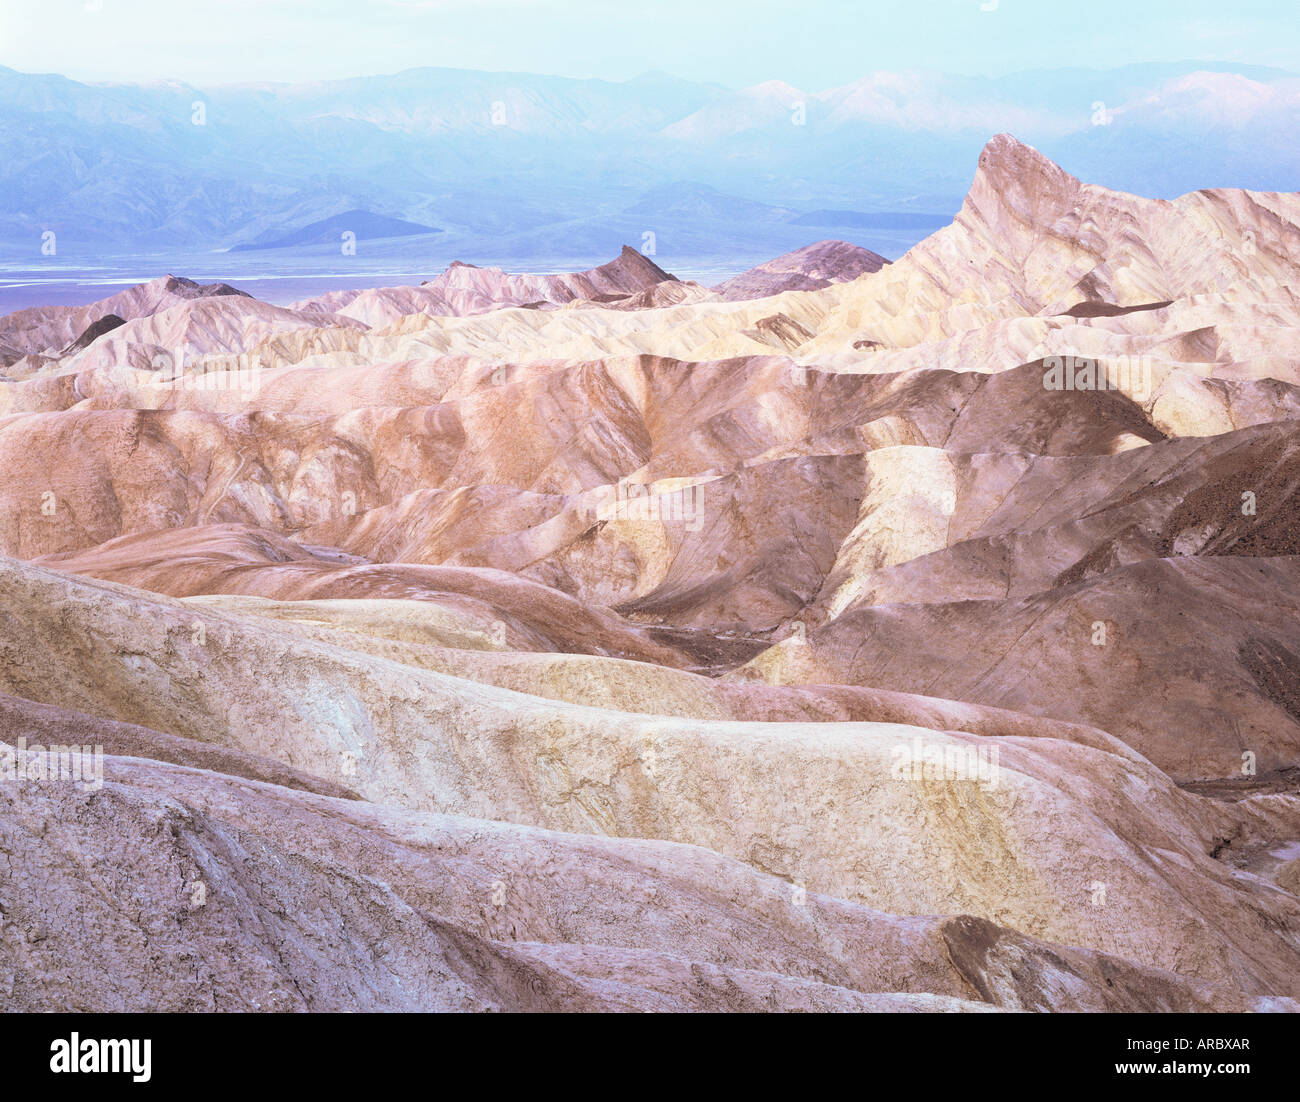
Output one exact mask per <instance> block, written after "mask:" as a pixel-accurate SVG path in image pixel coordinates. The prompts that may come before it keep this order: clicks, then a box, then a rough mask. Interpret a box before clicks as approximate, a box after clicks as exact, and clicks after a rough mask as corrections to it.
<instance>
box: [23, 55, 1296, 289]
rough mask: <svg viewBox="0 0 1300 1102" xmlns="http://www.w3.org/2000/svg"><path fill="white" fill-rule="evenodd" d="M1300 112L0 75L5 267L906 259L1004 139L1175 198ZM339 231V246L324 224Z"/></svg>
mask: <svg viewBox="0 0 1300 1102" xmlns="http://www.w3.org/2000/svg"><path fill="white" fill-rule="evenodd" d="M1297 123H1300V79H1298V78H1296V77H1295V76H1293V75H1291V74H1288V73H1284V72H1281V71H1276V70H1269V69H1261V68H1257V67H1231V66H1223V65H1215V64H1210V63H1204V64H1198V63H1187V64H1183V65H1142V66H1131V67H1128V68H1123V69H1116V70H1109V71H1096V70H1087V69H1082V68H1069V67H1062V68H1056V69H1043V70H1040V71H1033V72H1026V73H1022V74H1017V75H1013V76H1009V77H1002V78H998V79H982V78H981V79H977V78H966V77H954V76H946V75H942V74H936V73H928V72H898V73H890V72H880V73H873V74H870V75H868V76H865V77H863V78H862V79H861V80H859V81H856V82H854V83H852V84H849V85H845V86H843V87H839V88H834V89H830V90H826V91H820V92H818V91H810V90H805V89H799V88H794V87H792V86H789V85H787V84H783V83H781V82H775V81H774V82H768V83H766V84H760V85H757V86H755V87H752V88H746V89H741V90H730V89H727V88H724V87H721V86H719V85H715V84H711V83H706V82H693V81H686V80H681V79H677V78H673V77H669V76H666V75H663V74H647V75H645V76H642V77H639V78H636V79H634V80H629V81H624V82H612V81H601V80H576V79H569V78H560V77H547V76H537V75H531V74H520V73H484V72H471V71H458V70H447V69H417V70H411V71H408V72H403V73H398V74H395V75H392V76H378V77H368V78H357V79H351V80H338V81H328V82H321V83H314V84H298V85H295V84H258V85H226V86H218V87H213V88H196V87H192V86H189V85H186V84H184V83H180V82H156V83H151V84H141V85H129V84H84V83H79V82H77V81H73V80H70V79H67V78H64V77H60V76H55V75H35V74H26V73H19V72H16V71H14V70H12V69H5V68H0V257H4V258H7V259H9V260H10V261H13V260H15V259H24V258H32V259H34V260H36V261H37V262H39V261H40V258H41V257H42V255H43V254H42V253H41V245H42V242H43V240H44V239H43V236H42V235H43V234H44V233H46V232H47V231H52V232H54V233H55V235H56V240H57V249H58V252H57V256H58V258H59V260H58V263H69V262H72V263H75V262H77V261H80V262H81V263H82V264H87V263H89V262H90V260H91V259H93V258H95V257H102V256H106V255H119V254H123V253H131V254H137V255H138V254H141V253H145V252H148V251H151V250H152V251H158V250H170V251H173V252H175V251H176V250H182V249H201V250H212V249H229V248H235V247H241V246H249V245H253V246H257V247H263V248H264V247H267V246H272V247H274V246H280V247H286V248H287V247H288V246H290V245H298V246H301V245H304V244H309V243H310V242H311V241H312V240H314V239H315V238H316V237H319V238H320V241H319V245H320V249H321V250H323V251H322V255H326V254H327V253H328V252H333V253H334V255H336V256H337V255H338V253H339V246H338V243H337V242H338V238H339V236H340V234H341V232H342V231H344V230H348V229H351V230H352V231H353V232H354V233H357V234H358V236H364V234H363V232H362V231H363V229H364V228H365V226H364V224H367V223H374V222H376V220H382V219H395V220H397V221H400V222H411V223H414V224H415V225H417V226H429V227H438V228H439V229H440V230H442V231H444V232H443V233H442V234H441V235H439V237H438V238H436V239H433V240H432V241H431V239H429V238H424V237H421V238H417V239H414V240H413V241H412V242H411V243H410V244H409V245H408V246H407V247H406V249H407V251H406V252H404V253H400V255H411V250H417V249H423V250H425V252H426V254H427V253H428V251H429V250H430V249H433V248H437V249H442V248H443V247H444V246H445V247H446V248H451V249H455V250H457V252H458V254H459V255H461V256H468V257H476V256H492V257H518V258H528V257H548V258H554V257H584V256H585V257H589V258H590V259H591V260H592V261H595V260H596V259H597V258H598V257H599V256H608V255H609V254H610V253H611V252H613V251H615V250H616V249H617V248H618V247H619V246H620V245H621V244H623V243H626V242H628V241H631V242H634V243H640V242H641V240H642V236H643V235H644V234H647V233H649V234H652V235H654V237H655V239H656V240H657V245H658V249H659V252H660V255H663V256H665V257H670V258H672V259H674V260H679V259H680V258H683V257H691V256H705V255H718V254H722V253H731V254H732V255H738V254H739V253H741V252H742V251H745V250H748V253H747V255H750V256H753V257H756V258H757V257H759V256H762V255H767V256H770V255H772V254H773V253H775V252H781V251H787V250H789V249H792V248H795V247H798V246H801V245H804V244H807V240H808V239H807V236H806V235H801V234H800V233H799V231H798V227H799V226H802V225H806V224H809V223H808V221H807V219H808V218H809V217H816V218H818V219H821V220H822V221H821V222H820V223H819V224H820V225H823V226H825V227H826V228H828V229H830V230H832V231H834V236H838V237H844V238H847V239H849V240H851V241H853V242H854V243H857V244H861V245H865V246H867V247H871V248H873V249H874V250H875V251H877V252H881V253H883V254H884V255H888V256H897V255H899V254H901V252H903V251H905V249H906V248H907V247H910V245H912V244H914V243H915V242H916V241H917V240H919V239H920V238H921V237H922V236H923V235H924V232H925V231H928V230H930V229H933V228H935V227H936V226H937V225H939V224H942V222H943V221H945V220H947V219H950V218H951V216H952V215H953V213H954V212H955V211H956V210H957V209H958V207H959V206H960V204H961V196H962V194H963V192H964V186H965V174H966V169H965V166H966V165H967V164H969V163H970V162H971V160H972V159H973V158H974V157H975V156H976V155H977V153H978V152H979V149H980V147H981V146H982V145H983V142H984V139H985V137H986V136H987V134H988V133H990V132H991V131H993V130H998V129H1014V130H1015V131H1016V132H1017V133H1019V134H1020V135H1021V136H1022V137H1024V138H1025V139H1026V140H1030V141H1033V142H1035V143H1036V145H1037V146H1038V147H1040V148H1042V149H1043V150H1044V151H1045V152H1046V153H1048V154H1049V155H1051V156H1053V157H1055V158H1056V159H1057V160H1058V161H1061V162H1063V163H1068V164H1071V165H1072V166H1074V167H1075V169H1076V171H1080V172H1083V173H1084V174H1086V175H1088V176H1089V177H1090V178H1092V179H1095V180H1097V181H1098V182H1101V183H1104V184H1107V185H1109V186H1112V187H1116V188H1120V189H1128V190H1141V191H1144V192H1145V193H1147V194H1152V195H1155V196H1159V197H1167V198H1171V197H1173V196H1175V195H1178V194H1181V193H1183V192H1186V191H1189V190H1193V189H1194V188H1197V187H1205V186H1227V185H1237V186H1243V185H1244V186H1247V187H1251V188H1255V189H1259V190H1291V189H1292V188H1294V187H1295V186H1296V182H1297V180H1300V153H1298V152H1297V151H1296V149H1295V146H1294V143H1291V142H1280V141H1278V140H1276V138H1277V135H1279V134H1289V133H1294V132H1296V130H1297V129H1298V127H1297ZM345 215H350V216H351V217H352V218H353V219H354V220H356V221H357V222H358V225H357V226H351V225H347V226H345V225H343V222H345V221H347V220H348V219H347V218H345V217H342V216H345ZM828 219H840V220H841V221H838V222H836V221H830V220H828ZM331 220H337V221H331ZM791 223H793V226H792V225H791ZM322 224H323V225H324V226H326V227H328V228H329V229H330V231H331V232H332V231H333V230H334V229H335V228H337V229H338V230H339V231H340V232H339V233H335V234H334V236H333V241H334V244H329V234H313V233H312V232H309V230H308V228H309V227H316V228H319V227H320V226H321V225H322ZM403 232H405V231H403ZM371 236H373V234H371ZM434 242H436V244H435V243H434ZM439 255H442V253H439Z"/></svg>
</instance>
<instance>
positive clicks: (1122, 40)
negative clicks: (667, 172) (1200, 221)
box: [0, 0, 1300, 92]
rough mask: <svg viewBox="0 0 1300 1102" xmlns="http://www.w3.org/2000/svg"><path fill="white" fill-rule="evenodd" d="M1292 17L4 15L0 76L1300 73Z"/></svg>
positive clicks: (221, 10)
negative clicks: (3, 72) (1137, 66)
mask: <svg viewBox="0 0 1300 1102" xmlns="http://www.w3.org/2000/svg"><path fill="white" fill-rule="evenodd" d="M1298 16H1300V4H1298V3H1297V0H1234V2H1233V3H1232V4H1225V3H1224V2H1223V0H1084V2H1082V3H1070V2H1067V0H651V2H644V0H633V2H631V3H619V2H618V0H367V2H362V0H208V2H206V3H201V4H199V3H190V4H184V3H178V2H177V0H0V64H2V65H7V66H9V67H10V68H13V69H18V70H20V71H23V72H54V73H61V74H63V75H65V76H70V77H72V78H74V79H77V80H83V81H100V80H108V81H132V82H135V81H147V80H155V79H177V80H182V81H186V82H188V83H190V84H195V85H200V86H204V85H212V84H219V83H230V82H243V81H267V80H279V81H312V80H328V79H335V78H341V77H352V76H369V75H376V74H381V73H394V72H400V71H401V70H403V69H410V68H416V67H419V66H425V65H430V66H444V67H448V68H458V69H487V70H497V71H501V70H506V71H520V72H529V73H547V74H555V75H560V76H570V77H603V78H606V79H611V80H624V79H628V78H630V77H634V76H638V75H640V74H642V73H645V72H649V71H660V72H667V73H671V74H673V75H675V76H679V77H684V78H687V79H691V80H712V81H716V82H718V83H720V84H723V85H726V86H728V87H732V88H740V87H746V86H748V85H752V84H757V83H760V82H762V81H766V80H784V81H787V82H789V83H790V84H793V85H795V86H797V87H799V88H803V89H805V90H807V91H814V92H815V91H822V90H824V89H827V88H831V87H835V86H837V85H842V84H846V83H848V82H850V81H852V80H855V79H857V78H858V77H860V76H862V75H864V74H865V73H869V72H873V71H876V70H882V69H884V70H893V69H910V68H924V69H933V70H938V71H941V72H946V73H957V74H966V75H972V76H1000V75H1004V74H1006V73H1012V72H1019V71H1023V70H1026V69H1051V68H1053V67H1056V66H1062V67H1065V66H1080V67H1087V68H1113V67H1117V66H1120V65H1126V64H1130V63H1139V62H1150V61H1188V60H1196V61H1215V62H1225V63H1235V64H1254V65H1268V66H1274V67H1276V68H1281V69H1286V70H1290V71H1294V72H1300V18H1298Z"/></svg>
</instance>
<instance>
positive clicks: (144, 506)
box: [0, 135, 1300, 1011]
mask: <svg viewBox="0 0 1300 1102" xmlns="http://www.w3.org/2000/svg"><path fill="white" fill-rule="evenodd" d="M1298 274H1300V195H1294V194H1290V195H1284V194H1259V193H1248V192H1235V191H1206V192H1198V193H1195V194H1193V195H1189V196H1185V197H1183V198H1181V199H1178V200H1174V201H1171V202H1166V201H1156V200H1148V199H1143V198H1140V197H1137V196H1133V195H1126V194H1121V193H1117V192H1112V191H1108V190H1106V189H1104V188H1100V187H1095V186H1091V185H1087V184H1083V183H1081V182H1080V181H1079V180H1077V179H1075V178H1074V177H1072V176H1070V175H1069V174H1067V173H1066V172H1065V171H1064V170H1063V169H1061V168H1059V167H1058V166H1056V165H1055V164H1053V163H1052V162H1051V161H1049V160H1047V159H1046V158H1045V157H1043V156H1042V155H1040V154H1039V153H1037V152H1036V151H1034V150H1033V149H1030V148H1029V147H1027V146H1024V145H1022V144H1020V143H1018V142H1017V141H1015V139H1013V138H1011V137H1009V136H1007V135H1001V136H998V137H996V138H994V139H993V140H992V141H991V142H990V143H989V145H988V147H987V148H986V149H985V151H984V153H983V154H982V156H981V157H980V163H979V166H978V170H977V174H976V177H975V180H974V183H973V185H972V187H971V190H970V194H969V196H968V198H967V200H966V203H965V205H964V206H963V208H962V211H961V213H960V214H959V215H958V217H957V219H956V220H955V221H954V222H953V223H952V224H951V225H949V226H946V227H944V228H943V229H940V230H938V231H937V232H936V233H935V234H933V235H932V236H931V237H930V238H928V239H926V240H925V241H924V242H922V243H921V244H919V245H918V246H916V247H915V248H914V249H913V250H912V251H911V252H909V253H908V254H906V255H905V256H903V257H902V258H900V259H899V260H897V261H896V262H894V263H892V264H886V263H885V262H884V261H883V260H882V258H879V257H876V256H875V255H874V254H870V253H866V251H865V250H858V249H855V248H854V247H852V246H846V245H844V244H843V243H841V242H819V243H817V244H815V245H812V246H809V247H808V248H806V249H801V250H799V251H797V252H795V253H792V254H789V255H787V256H785V257H781V258H778V259H777V260H774V261H772V262H770V263H768V264H765V265H762V266H760V267H759V268H756V269H754V270H752V271H750V272H747V273H745V274H744V275H741V276H738V277H736V278H734V279H732V280H728V281H726V282H725V283H723V284H721V285H719V286H718V287H715V288H713V289H712V290H709V289H707V288H704V287H702V286H700V285H699V284H696V283H692V282H684V281H678V280H676V279H674V278H673V277H672V276H670V275H669V274H668V273H666V272H664V271H663V270H662V269H660V268H659V267H657V266H656V265H655V264H654V262H653V261H652V260H650V259H649V258H647V257H645V256H642V255H641V254H640V253H638V252H636V251H634V250H632V249H630V248H625V249H624V250H623V253H622V254H621V255H620V256H619V257H618V258H616V259H615V260H613V261H611V262H610V263H609V264H605V265H603V266H601V267H597V268H593V269H591V270H589V271H586V272H579V273H568V274H563V275H553V276H537V275H529V274H520V275H511V274H507V273H505V272H502V271H500V270H498V269H490V268H477V267H474V266H472V265H467V264H456V265H453V266H452V267H451V268H450V269H448V270H447V271H446V272H444V273H443V274H442V275H440V276H437V277H436V278H434V279H433V280H431V281H429V282H427V283H425V284H423V285H421V286H418V287H398V288H373V289H365V290H358V291H346V292H332V293H330V294H326V295H323V296H320V297H319V298H316V299H313V300H310V301H306V302H300V303H296V304H294V305H293V306H292V307H289V308H281V307H276V306H272V305H270V304H267V303H264V302H261V301H259V300H257V299H254V298H251V297H249V296H247V295H244V294H241V293H239V292H237V291H235V290H234V289H233V288H230V287H227V286H225V285H221V284H217V285H210V286H200V285H198V284H195V283H192V282H190V281H188V280H181V279H176V278H174V277H170V276H169V277H165V278H164V279H161V280H157V281H154V282H153V283H149V284H144V285H141V286H140V287H136V288H133V289H132V290H130V291H127V292H124V293H122V294H120V295H115V296H113V297H112V298H110V299H106V300H104V301H103V302H100V303H96V304H94V305H93V306H89V307H78V308H66V307H59V308H50V309H46V310H28V311H23V312H21V313H19V314H14V315H10V316H9V317H6V318H0V353H2V354H3V362H4V367H3V369H2V370H3V376H2V377H0V467H2V468H3V469H4V471H5V472H6V477H5V479H4V480H3V481H2V482H0V556H3V557H0V607H2V608H3V609H4V615H3V616H0V771H3V775H2V776H0V839H2V844H3V848H4V850H5V851H6V852H7V853H8V854H9V861H8V868H9V871H8V873H7V874H5V875H4V876H3V877H0V999H2V1000H3V1002H4V1003H5V1005H8V1006H12V1007H16V1008H22V1009H40V1010H52V1009H53V1010H114V1009H144V1008H156V1009H166V1010H236V1009H238V1010H397V1009H402V1010H414V1009H455V1010H485V1009H507V1010H848V1011H852V1010H911V1011H954V1010H960V1011H970V1010H988V1009H1000V1010H1090V1011H1121V1010H1163V1011H1194V1010H1195V1011H1199V1010H1232V1011H1241V1010H1295V1009H1300V897H1298V896H1297V894H1296V891H1297V884H1300V880H1298V879H1297V876H1296V874H1295V861H1294V857H1295V852H1296V850H1295V846H1296V844H1297V842H1300V786H1298V785H1297V779H1296V778H1297V775H1300V774H1298V769H1297V767H1298V766H1300V435H1298V433H1300V428H1298V422H1300V371H1298V370H1297V366H1296V365H1297V363H1300V295H1297V291H1296V287H1297V286H1298V285H1300V281H1298V280H1297V275H1298ZM50 746H77V747H83V746H90V747H98V748H99V749H100V750H101V751H102V756H99V757H96V758H95V761H96V762H97V769H98V770H99V773H98V774H97V776H96V778H95V779H94V780H93V781H92V780H88V779H87V778H86V777H85V776H84V775H83V777H82V780H81V781H79V782H74V781H71V780H68V779H66V778H61V777H59V776H53V777H51V776H48V775H41V773H40V772H39V771H38V772H33V771H32V769H31V768H28V765H29V764H30V761H31V760H32V758H33V754H34V753H36V752H35V751H34V750H33V747H50ZM37 758H38V760H40V761H42V762H44V761H45V759H44V758H40V757H39V755H37ZM24 762H26V763H28V765H24ZM42 768H44V767H42ZM56 772H57V770H56Z"/></svg>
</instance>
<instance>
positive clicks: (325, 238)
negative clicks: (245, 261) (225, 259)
mask: <svg viewBox="0 0 1300 1102" xmlns="http://www.w3.org/2000/svg"><path fill="white" fill-rule="evenodd" d="M441 232H442V231H441V230H439V229H438V228H437V227H435V226H422V225H420V224H419V223H418V222H406V221H403V220H402V219H400V218H389V217H388V216H386V215H383V214H374V213H373V212H371V211H368V210H349V211H344V212H343V213H342V214H336V215H334V217H332V218H322V219H321V220H320V221H318V222H312V223H309V224H308V225H306V226H303V227H302V228H301V229H297V230H294V231H293V232H292V233H288V234H285V235H284V236H282V237H276V238H272V239H271V240H266V239H265V235H264V237H263V239H259V240H257V241H250V242H247V243H245V244H243V245H232V246H231V249H230V251H231V252H247V251H250V250H255V249H287V248H289V247H291V246H294V245H325V244H334V243H335V242H337V241H339V240H340V238H341V237H342V235H343V234H345V233H352V234H355V235H356V236H355V240H357V241H370V240H374V239H376V238H384V237H412V236H414V235H416V234H421V233H441Z"/></svg>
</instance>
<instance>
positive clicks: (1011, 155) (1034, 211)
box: [966, 133, 1083, 221]
mask: <svg viewBox="0 0 1300 1102" xmlns="http://www.w3.org/2000/svg"><path fill="white" fill-rule="evenodd" d="M1082 186H1083V185H1082V184H1081V183H1080V182H1079V180H1078V179H1077V178H1076V177H1074V176H1071V175H1070V174H1069V173H1068V172H1066V171H1065V169H1063V168H1062V167H1061V166H1060V165H1058V164H1057V163H1056V162H1055V161H1053V160H1052V159H1051V158H1050V157H1048V156H1046V155H1045V154H1043V153H1040V152H1039V151H1038V150H1037V149H1035V148H1034V147H1033V146H1031V145H1026V144H1025V143H1024V142H1022V141H1020V140H1019V139H1018V138H1016V137H1014V136H1013V135H1011V134H1005V133H1004V134H997V135H994V137H992V138H990V139H989V141H988V143H987V144H986V145H985V146H984V149H983V150H982V151H981V152H980V157H979V168H978V170H977V171H976V173H975V181H974V183H972V184H971V189H970V193H969V194H968V195H967V196H966V202H967V203H968V204H971V203H973V204H975V205H976V206H979V207H985V206H987V205H989V204H995V205H997V206H1002V207H1009V208H1012V209H1014V210H1016V211H1018V212H1020V213H1021V214H1022V215H1024V216H1027V217H1030V218H1031V220H1035V221H1041V220H1042V219H1043V218H1045V217H1049V212H1050V211H1052V210H1057V209H1059V208H1062V207H1068V206H1069V205H1070V204H1071V203H1073V202H1074V197H1075V195H1076V194H1077V192H1078V190H1079V188H1080V187H1082Z"/></svg>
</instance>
